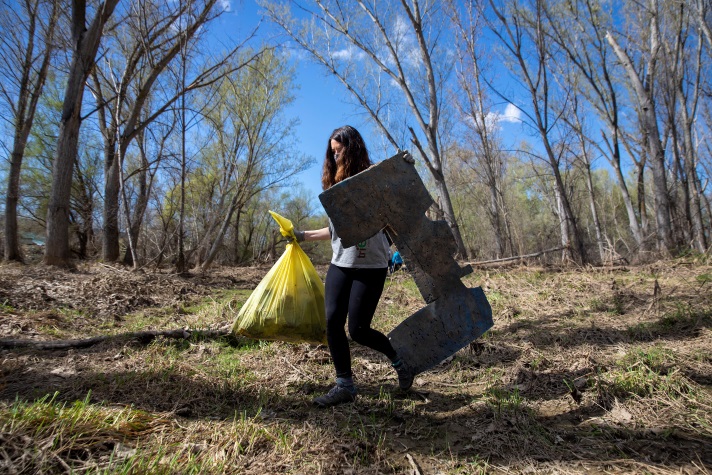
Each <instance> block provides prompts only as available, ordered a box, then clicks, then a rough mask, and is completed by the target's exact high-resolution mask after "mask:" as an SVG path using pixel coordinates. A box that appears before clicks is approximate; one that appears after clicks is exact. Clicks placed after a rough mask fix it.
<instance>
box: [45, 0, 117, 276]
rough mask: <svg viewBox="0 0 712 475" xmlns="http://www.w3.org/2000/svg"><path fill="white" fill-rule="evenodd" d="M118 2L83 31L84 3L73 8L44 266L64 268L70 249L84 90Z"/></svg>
mask: <svg viewBox="0 0 712 475" xmlns="http://www.w3.org/2000/svg"><path fill="white" fill-rule="evenodd" d="M118 2H119V0H106V1H105V2H104V3H102V4H101V5H99V7H98V8H97V13H96V16H95V17H94V20H93V21H92V23H91V25H90V27H89V28H88V29H86V28H85V17H86V2H85V1H81V0H75V1H74V2H73V4H72V38H73V40H74V44H75V45H76V46H75V49H74V51H73V57H72V63H71V66H70V70H69V77H68V81H67V88H66V90H65V94H64V103H63V106H62V117H61V122H60V127H59V139H58V141H57V150H56V152H55V157H54V163H53V166H52V190H51V192H50V198H49V205H48V209H47V242H46V247H45V256H44V262H45V263H46V264H49V265H67V264H69V261H70V257H71V256H70V249H69V207H70V196H71V187H72V175H73V168H74V161H75V160H76V157H77V149H78V141H79V128H80V126H81V120H82V118H81V109H82V100H83V98H84V86H85V83H86V80H87V78H88V76H89V73H90V71H91V69H92V68H93V67H94V60H95V57H96V53H97V51H98V49H99V43H100V42H101V37H102V33H103V29H104V25H105V24H106V22H107V21H108V19H109V18H110V17H111V14H112V13H113V12H114V8H115V7H116V5H117V3H118Z"/></svg>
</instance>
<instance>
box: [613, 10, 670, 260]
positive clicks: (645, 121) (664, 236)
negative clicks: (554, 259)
mask: <svg viewBox="0 0 712 475" xmlns="http://www.w3.org/2000/svg"><path fill="white" fill-rule="evenodd" d="M653 21H654V20H653ZM606 40H607V41H608V43H609V44H610V45H611V47H612V48H613V51H614V52H615V54H616V56H618V59H619V60H620V62H621V63H622V64H623V67H624V69H625V71H626V74H627V75H628V79H629V81H630V83H631V86H632V87H633V89H634V90H635V93H636V98H637V101H638V114H639V118H640V123H641V125H642V126H643V132H644V134H645V144H646V147H647V152H648V155H649V157H650V165H651V167H650V168H651V169H652V172H653V184H654V185H655V190H654V201H655V224H656V230H657V243H658V249H659V250H660V251H662V252H663V253H664V254H670V253H671V252H672V251H673V249H674V243H673V239H672V228H671V224H670V198H669V195H668V189H667V177H666V170H665V151H664V150H663V147H662V144H661V142H660V132H659V129H658V122H657V117H656V113H655V101H654V100H653V97H652V93H651V91H650V89H649V88H648V87H646V85H645V84H644V82H643V80H642V79H641V78H640V76H638V73H637V72H636V70H635V67H634V65H633V62H632V61H631V59H630V57H629V56H628V53H626V51H625V50H623V48H621V47H620V45H619V44H618V42H617V41H616V39H615V38H614V37H613V35H611V34H610V32H608V33H607V34H606ZM653 54H654V52H653Z"/></svg>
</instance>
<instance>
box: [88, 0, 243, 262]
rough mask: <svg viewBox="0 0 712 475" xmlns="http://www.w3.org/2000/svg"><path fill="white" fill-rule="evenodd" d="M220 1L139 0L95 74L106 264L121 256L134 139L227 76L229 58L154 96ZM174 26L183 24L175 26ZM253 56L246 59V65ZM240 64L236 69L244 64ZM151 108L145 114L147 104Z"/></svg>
mask: <svg viewBox="0 0 712 475" xmlns="http://www.w3.org/2000/svg"><path fill="white" fill-rule="evenodd" d="M216 4H217V0H203V1H192V2H178V3H170V2H160V1H155V0H141V1H138V2H136V8H133V9H132V11H131V13H130V14H129V15H128V16H127V18H125V19H122V21H121V23H120V24H119V25H117V27H116V28H115V30H114V34H113V35H112V37H111V41H112V43H111V45H112V48H113V54H112V55H111V56H108V57H107V60H106V61H102V63H101V65H100V66H101V67H100V68H97V69H96V72H95V74H94V94H95V96H96V98H97V102H98V103H99V104H100V105H104V107H102V108H100V109H99V119H100V120H99V122H100V127H101V130H102V134H103V135H104V141H105V147H104V173H105V175H106V181H105V187H104V227H103V239H102V243H103V249H102V254H103V258H104V260H107V261H114V260H116V259H118V257H119V208H120V206H119V197H120V190H121V187H122V181H121V179H120V176H121V174H122V173H123V169H122V167H123V159H124V157H125V156H126V153H127V151H128V149H129V146H130V144H131V143H132V141H133V140H134V139H135V138H136V137H137V136H138V134H139V133H140V132H141V131H142V130H143V129H144V128H145V127H146V126H148V125H149V124H150V123H152V122H153V121H154V120H156V119H157V118H158V117H160V116H161V114H163V113H164V112H165V111H166V110H167V109H168V108H169V107H171V106H172V105H173V104H174V103H175V102H176V101H178V100H179V99H180V98H181V97H183V95H185V94H187V93H189V92H190V91H193V90H195V89H198V88H201V87H206V86H208V85H211V84H213V83H215V81H216V80H218V78H220V77H221V76H222V75H223V74H225V70H226V64H227V61H228V59H229V58H230V57H231V56H232V55H233V54H234V53H235V52H236V51H237V50H238V48H239V46H238V47H237V48H235V49H233V50H232V51H230V52H229V53H228V54H227V55H226V56H225V57H223V58H221V59H219V60H217V61H214V62H212V63H211V64H206V65H203V67H202V69H201V71H199V72H197V73H196V74H195V76H194V77H192V78H190V79H188V80H187V81H186V83H185V85H181V87H178V88H173V92H172V93H171V94H168V96H167V97H164V98H162V99H160V100H159V99H158V98H154V99H153V100H150V99H151V97H152V91H153V89H154V87H155V86H156V85H157V84H159V80H160V78H161V77H162V75H164V72H166V71H167V68H168V66H169V65H170V64H171V62H172V61H173V60H174V59H175V58H176V57H177V56H178V55H179V53H180V52H181V51H182V50H183V49H185V48H188V44H189V43H190V42H193V40H194V39H195V37H196V35H197V34H198V32H200V31H202V29H203V28H204V27H205V25H206V24H208V23H209V22H210V21H212V20H213V19H215V18H216V17H217V16H218V15H219V14H220V13H221V11H217V10H216ZM176 25H179V27H178V28H176ZM249 60H251V58H248V62H249ZM244 64H246V63H243V64H239V65H237V66H235V67H237V68H239V67H242V66H244ZM149 105H150V106H152V108H151V109H149V110H146V107H147V106H149Z"/></svg>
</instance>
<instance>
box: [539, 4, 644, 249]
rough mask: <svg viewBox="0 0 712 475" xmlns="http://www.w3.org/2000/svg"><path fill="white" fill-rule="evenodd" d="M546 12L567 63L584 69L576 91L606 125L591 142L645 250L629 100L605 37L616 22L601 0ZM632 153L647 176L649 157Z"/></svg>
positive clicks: (550, 8)
mask: <svg viewBox="0 0 712 475" xmlns="http://www.w3.org/2000/svg"><path fill="white" fill-rule="evenodd" d="M545 12H546V15H547V18H548V20H549V25H550V26H551V28H550V30H549V31H548V33H549V34H550V35H551V38H552V40H553V41H555V42H556V44H557V45H558V47H559V48H561V49H562V51H563V52H564V53H565V54H566V57H567V60H566V62H567V63H569V64H570V65H571V66H573V67H574V68H575V69H576V70H577V71H578V72H579V79H578V80H577V86H578V87H577V89H576V94H582V95H583V96H584V97H585V98H586V100H587V102H588V103H589V104H590V105H591V106H592V108H593V110H594V111H595V112H596V113H597V115H598V117H599V118H600V120H601V121H602V122H603V124H604V126H605V127H606V129H607V130H604V129H602V130H601V138H602V140H601V142H599V141H597V140H592V141H591V145H593V146H594V147H596V148H597V149H598V150H599V151H600V152H601V153H602V154H603V156H605V157H606V159H607V160H608V163H609V164H610V165H611V167H612V168H613V171H614V173H615V177H616V180H617V182H618V187H619V188H620V191H621V195H622V198H623V203H624V205H625V209H626V213H627V216H628V227H629V229H630V232H631V235H632V236H633V240H634V241H635V246H634V248H635V249H638V250H645V226H643V224H642V223H641V219H643V217H644V216H645V214H644V213H638V212H637V210H636V208H635V205H634V203H633V197H632V196H631V192H630V191H629V189H628V183H627V181H626V177H625V174H624V172H625V167H626V163H625V162H624V158H623V149H622V134H623V131H622V128H623V126H624V124H622V116H624V115H625V114H624V110H623V109H624V104H623V100H622V98H621V96H622V94H621V92H620V88H621V86H620V84H618V82H617V78H616V75H615V66H614V62H613V60H612V59H613V57H612V55H611V53H612V52H611V48H610V46H609V45H608V43H607V41H606V40H605V34H606V29H607V27H610V25H611V24H612V18H611V16H610V15H611V13H610V12H609V11H608V10H607V9H606V8H604V5H602V4H601V2H598V1H594V0H578V1H576V2H558V3H557V2H552V4H548V5H547V6H546V8H545ZM630 158H631V159H632V160H634V161H635V165H636V170H638V171H639V173H638V174H639V176H641V177H642V170H643V165H644V162H643V163H641V161H640V160H637V159H636V158H635V156H634V155H632V156H630ZM642 184H643V183H642V182H641V185H642ZM642 196H644V193H642Z"/></svg>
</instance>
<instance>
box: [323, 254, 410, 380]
mask: <svg viewBox="0 0 712 475" xmlns="http://www.w3.org/2000/svg"><path fill="white" fill-rule="evenodd" d="M387 272H388V269H387V268H386V267H384V268H383V269H350V268H346V267H338V266H335V265H333V264H332V265H330V266H329V270H328V271H327V272H326V283H325V287H326V339H327V341H328V342H329V351H330V352H331V358H332V359H333V360H334V368H335V369H336V377H337V378H350V377H351V351H350V349H349V341H348V339H347V338H346V330H345V329H344V325H345V324H346V316H347V314H348V320H349V334H350V335H351V338H352V339H353V340H354V341H355V342H357V343H360V344H362V345H365V346H367V347H369V348H373V349H374V350H376V351H380V352H381V353H383V354H384V355H386V356H387V357H388V358H389V359H391V360H392V359H393V358H395V357H396V351H395V350H394V349H393V346H392V345H391V342H390V340H388V337H387V336H386V335H384V334H383V333H381V332H379V331H378V330H374V329H373V328H371V320H373V314H374V313H375V312H376V306H377V305H378V299H380V298H381V293H382V292H383V284H384V283H385V281H386V274H387Z"/></svg>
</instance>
